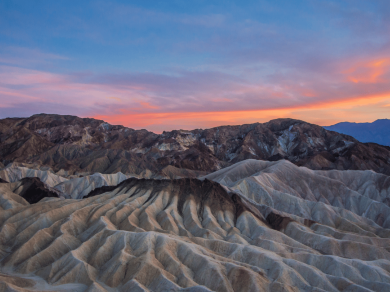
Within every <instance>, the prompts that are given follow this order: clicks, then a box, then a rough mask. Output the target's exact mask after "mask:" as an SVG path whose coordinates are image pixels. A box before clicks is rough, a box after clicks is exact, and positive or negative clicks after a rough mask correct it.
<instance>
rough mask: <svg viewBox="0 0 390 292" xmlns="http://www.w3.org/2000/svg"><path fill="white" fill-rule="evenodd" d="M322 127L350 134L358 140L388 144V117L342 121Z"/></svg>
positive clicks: (389, 136)
mask: <svg viewBox="0 0 390 292" xmlns="http://www.w3.org/2000/svg"><path fill="white" fill-rule="evenodd" d="M324 128H325V129H327V130H330V131H335V132H339V133H341V134H346V135H350V136H352V137H354V138H355V139H357V140H359V141H360V142H364V143H365V142H374V143H378V144H381V145H386V146H390V120H389V119H382V120H376V121H375V122H372V123H349V122H343V123H338V124H335V125H333V126H328V127H324Z"/></svg>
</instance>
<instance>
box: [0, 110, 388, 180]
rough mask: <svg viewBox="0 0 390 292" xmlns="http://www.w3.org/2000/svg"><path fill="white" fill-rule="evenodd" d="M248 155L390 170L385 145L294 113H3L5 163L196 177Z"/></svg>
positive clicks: (0, 153)
mask: <svg viewBox="0 0 390 292" xmlns="http://www.w3.org/2000/svg"><path fill="white" fill-rule="evenodd" d="M245 159H257V160H268V161H276V160H281V159H286V160H289V161H291V162H293V163H294V164H295V165H298V166H306V167H308V168H311V169H315V170H326V169H339V170H346V169H356V170H366V169H371V170H373V171H376V172H380V173H384V174H387V175H389V174H390V147H387V146H381V145H377V144H373V143H360V142H359V141H358V140H356V139H354V138H353V137H351V136H347V135H344V134H339V133H336V132H332V131H327V130H325V129H324V128H323V127H320V126H317V125H313V124H309V123H306V122H304V121H300V120H293V119H276V120H272V121H269V122H267V123H263V124H262V123H255V124H247V125H238V126H220V127H216V128H211V129H196V130H191V131H186V130H174V131H170V132H163V133H162V134H155V133H153V132H149V131H147V130H134V129H131V128H126V127H124V126H114V125H110V124H108V123H105V122H104V121H102V120H96V119H89V118H79V117H76V116H61V115H48V114H39V115H34V116H31V117H29V118H8V119H3V120H0V162H1V163H2V164H3V165H4V166H6V165H8V164H9V163H19V165H20V163H22V164H26V163H27V164H29V165H24V166H26V167H29V168H35V169H37V168H38V169H41V170H45V169H44V168H46V169H48V168H51V170H52V171H53V172H54V173H57V174H59V175H61V176H68V175H88V174H93V173H95V172H100V173H106V174H108V173H117V172H122V173H123V174H132V175H136V176H137V177H145V178H148V177H155V176H161V177H170V178H177V177H197V176H199V175H201V174H206V173H210V172H213V171H216V170H219V169H221V168H225V167H227V166H230V165H232V164H234V163H237V162H239V161H243V160H245ZM20 166H22V165H20ZM0 167H1V165H0ZM42 167H43V168H42Z"/></svg>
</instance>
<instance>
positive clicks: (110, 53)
mask: <svg viewBox="0 0 390 292" xmlns="http://www.w3.org/2000/svg"><path fill="white" fill-rule="evenodd" d="M38 113H54V114H67V115H77V116H80V117H92V118H97V119H103V120H105V121H106V122H109V123H111V124H121V125H124V126H127V127H131V128H134V129H141V128H142V129H148V130H150V131H153V132H156V133H161V132H162V131H164V130H172V129H195V128H210V127H215V126H221V125H237V124H245V123H255V122H267V121H269V120H271V119H275V118H295V119H300V120H304V121H307V122H310V123H314V124H318V125H322V126H326V125H331V124H335V123H338V122H343V121H349V122H372V121H375V120H377V119H384V118H390V1H389V0H366V1H364V0H337V1H336V0H335V1H332V0H294V1H291V0H272V1H271V0H270V1H262V0H258V1H243V0H241V1H229V0H224V1H213V0H207V1H203V0H180V1H179V0H175V1H174V0H165V1H159V0H153V1H145V0H142V1H99V0H95V1H88V0H83V1H73V0H66V1H61V0H56V1H36V0H25V1H23V0H18V1H11V0H2V1H0V118H6V117H27V116H31V115H33V114H38Z"/></svg>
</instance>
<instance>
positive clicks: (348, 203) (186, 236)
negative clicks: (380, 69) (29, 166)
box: [0, 160, 390, 292]
mask: <svg viewBox="0 0 390 292" xmlns="http://www.w3.org/2000/svg"><path fill="white" fill-rule="evenodd" d="M12 184H14V183H1V184H0V193H1V200H0V206H1V209H0V211H1V212H0V226H1V229H0V290H1V289H3V290H4V291H34V290H35V291H36V290H38V291H42V290H51V291H69V290H71V289H72V290H73V291H316V292H319V291H388V290H390V248H389V247H390V229H389V226H390V219H389V218H390V216H389V215H390V208H389V197H390V177H389V176H386V175H382V174H378V173H375V172H373V171H351V170H349V171H337V170H331V171H313V170H310V169H308V168H305V167H297V166H296V165H294V164H292V163H290V162H288V161H285V160H281V161H275V162H267V161H258V160H246V161H242V162H239V163H237V164H235V165H232V166H230V167H228V168H225V169H222V170H219V171H217V172H215V173H212V174H209V175H207V176H205V177H203V178H201V179H200V180H198V179H189V178H187V179H176V180H168V179H165V180H153V179H137V178H129V179H127V180H124V181H123V182H121V183H120V184H119V185H117V186H103V187H101V188H96V189H95V190H94V191H93V192H92V193H89V195H88V196H87V198H85V199H60V198H44V199H42V200H41V201H40V202H38V203H35V204H29V203H28V202H27V201H25V200H24V199H23V198H22V197H21V196H19V195H18V194H16V193H14V192H12V187H11V185H12Z"/></svg>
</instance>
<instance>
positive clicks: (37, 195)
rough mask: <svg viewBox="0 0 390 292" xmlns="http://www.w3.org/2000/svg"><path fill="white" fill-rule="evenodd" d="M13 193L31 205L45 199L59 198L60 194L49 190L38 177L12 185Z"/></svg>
mask: <svg viewBox="0 0 390 292" xmlns="http://www.w3.org/2000/svg"><path fill="white" fill-rule="evenodd" d="M10 189H11V191H12V192H13V193H15V194H18V195H19V196H21V197H22V198H23V199H25V200H26V201H27V202H29V203H30V204H34V203H37V202H39V201H40V200H42V199H43V198H58V197H59V196H60V193H59V192H56V191H54V190H53V189H49V188H48V187H47V186H46V185H45V184H44V183H43V182H41V180H40V179H39V178H37V177H25V178H22V179H21V180H20V181H18V182H14V183H11V184H10Z"/></svg>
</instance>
